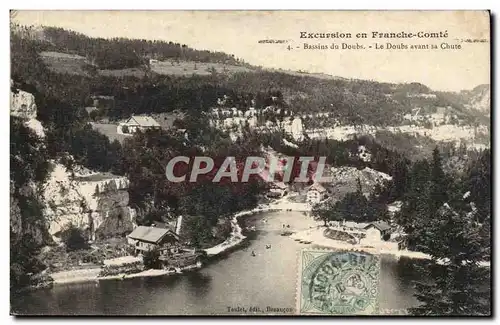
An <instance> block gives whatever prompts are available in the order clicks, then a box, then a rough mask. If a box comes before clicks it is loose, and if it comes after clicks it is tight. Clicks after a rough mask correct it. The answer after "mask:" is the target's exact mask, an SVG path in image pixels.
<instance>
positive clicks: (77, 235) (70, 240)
mask: <svg viewBox="0 0 500 325" xmlns="http://www.w3.org/2000/svg"><path fill="white" fill-rule="evenodd" d="M62 240H63V242H64V244H65V245H66V249H67V250H68V251H75V250H81V249H85V248H87V247H88V242H87V239H86V238H85V235H84V234H83V232H82V230H81V229H80V228H78V227H76V226H74V225H73V224H71V225H69V226H68V227H67V228H66V229H65V230H64V232H63V236H62Z"/></svg>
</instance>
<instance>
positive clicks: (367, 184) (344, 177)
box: [323, 167, 392, 199]
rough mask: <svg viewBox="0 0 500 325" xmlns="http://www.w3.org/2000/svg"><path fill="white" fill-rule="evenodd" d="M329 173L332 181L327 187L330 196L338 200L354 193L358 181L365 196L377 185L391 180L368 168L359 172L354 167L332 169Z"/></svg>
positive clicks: (383, 174)
mask: <svg viewBox="0 0 500 325" xmlns="http://www.w3.org/2000/svg"><path fill="white" fill-rule="evenodd" d="M330 172H331V174H330V175H329V176H330V177H332V178H333V180H334V181H333V182H332V183H331V184H329V185H328V186H329V188H330V191H331V192H332V194H333V195H334V196H335V197H337V198H338V199H341V198H342V197H344V196H345V195H346V194H347V193H352V192H356V190H357V187H358V179H359V182H360V184H361V189H362V191H363V194H364V195H365V196H368V195H370V194H371V192H372V191H373V189H374V188H375V186H376V185H377V184H378V185H383V184H384V182H386V181H389V180H391V179H392V177H391V176H389V175H387V174H385V173H382V172H379V171H376V170H374V169H371V168H368V167H366V168H364V169H361V170H360V169H357V168H354V167H339V168H336V167H332V168H331V170H330ZM323 185H325V184H323Z"/></svg>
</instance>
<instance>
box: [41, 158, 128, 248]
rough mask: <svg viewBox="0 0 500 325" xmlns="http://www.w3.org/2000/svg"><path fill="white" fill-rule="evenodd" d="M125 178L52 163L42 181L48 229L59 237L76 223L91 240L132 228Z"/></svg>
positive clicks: (56, 238) (56, 237)
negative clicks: (68, 168) (73, 169)
mask: <svg viewBox="0 0 500 325" xmlns="http://www.w3.org/2000/svg"><path fill="white" fill-rule="evenodd" d="M128 187H129V181H128V179H127V178H126V177H121V176H115V175H112V174H109V173H92V172H90V171H88V170H87V171H85V172H82V170H80V171H78V172H75V171H69V170H67V169H66V168H65V167H64V166H63V165H61V164H55V165H54V168H53V171H52V173H51V174H50V177H49V180H48V181H47V182H46V183H45V184H44V201H45V202H46V211H45V212H46V215H47V219H48V220H49V233H50V234H51V235H52V236H53V238H54V240H56V241H58V240H60V236H61V234H62V233H63V232H64V230H65V229H67V227H68V226H70V225H73V226H76V227H78V228H80V229H82V230H84V231H85V232H86V234H87V235H88V237H89V238H90V239H92V240H95V239H100V238H106V237H113V236H121V235H124V234H127V233H129V232H130V231H132V229H133V227H134V220H135V211H134V210H133V209H131V208H130V207H128V203H129V194H128V192H127V190H128Z"/></svg>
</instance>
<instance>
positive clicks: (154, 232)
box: [127, 226, 179, 253]
mask: <svg viewBox="0 0 500 325" xmlns="http://www.w3.org/2000/svg"><path fill="white" fill-rule="evenodd" d="M127 242H128V243H129V244H130V245H131V246H133V247H134V250H135V253H143V252H146V251H151V250H153V249H158V250H161V249H165V248H168V247H172V246H176V245H177V244H178V243H179V236H178V235H177V234H176V233H175V232H173V231H172V230H170V229H168V228H159V227H147V226H138V227H137V228H135V229H134V230H133V231H132V232H131V233H130V234H129V235H128V236H127Z"/></svg>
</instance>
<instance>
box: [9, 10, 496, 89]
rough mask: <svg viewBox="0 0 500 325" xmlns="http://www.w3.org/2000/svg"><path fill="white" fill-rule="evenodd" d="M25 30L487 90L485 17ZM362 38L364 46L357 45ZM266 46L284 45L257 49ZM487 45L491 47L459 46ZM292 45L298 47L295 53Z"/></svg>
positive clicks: (233, 19) (89, 20)
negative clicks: (308, 35)
mask: <svg viewBox="0 0 500 325" xmlns="http://www.w3.org/2000/svg"><path fill="white" fill-rule="evenodd" d="M15 20H16V21H17V22H19V23H21V24H25V25H47V26H59V27H64V28H67V29H71V30H75V31H78V32H81V33H84V34H87V35H89V36H100V37H117V36H121V37H129V38H144V39H158V40H167V41H173V42H178V43H182V44H187V45H188V46H190V47H193V48H196V49H207V50H216V51H223V52H227V53H231V54H234V55H235V56H237V57H239V58H243V59H244V60H245V61H246V62H248V63H250V64H254V65H261V66H263V67H269V68H283V69H292V70H305V71H309V72H322V73H327V74H331V75H335V76H341V77H346V78H359V79H371V80H377V81H385V82H414V81H415V82H421V83H423V84H426V85H427V86H429V87H431V88H432V89H435V90H461V89H472V88H473V87H475V86H477V85H479V84H484V83H490V43H489V16H488V14H487V12H485V11H483V12H481V11H475V12H470V11H469V12H464V11H454V12H449V11H448V12H446V11H440V12H418V11H417V12H409V11H407V12H401V11H400V12H396V11H393V12H381V11H378V12H376V11H372V12H362V11H344V12H333V11H330V12H328V11H302V12H297V11H278V12H269V11H252V12H241V11H239V12H237V11H197V12H194V11H20V12H18V13H17V15H16V16H15ZM302 31H303V32H324V33H334V32H343V33H351V34H352V36H353V37H352V38H351V39H344V40H341V39H301V38H300V32H302ZM372 31H379V32H396V33H397V32H402V31H404V32H413V33H417V32H420V31H422V32H440V31H442V32H445V31H447V33H448V34H449V37H448V38H443V39H412V40H409V39H373V38H371V32H372ZM360 32H366V33H368V38H366V39H356V38H355V35H356V34H357V33H360ZM262 39H276V40H289V43H287V44H259V43H258V41H259V40H262ZM463 39H476V40H477V39H486V40H488V42H487V43H464V42H462V43H460V40H463ZM332 42H333V43H335V44H338V45H341V43H342V42H345V43H350V44H355V43H356V42H358V43H360V44H364V45H365V46H366V47H367V49H366V50H305V49H303V43H308V44H318V43H321V44H326V45H330V44H332ZM376 42H377V43H379V44H383V45H384V46H385V44H386V43H388V42H390V43H392V44H400V43H406V44H436V45H437V46H438V47H440V45H441V43H444V42H446V43H448V44H461V46H462V49H460V50H441V49H440V50H409V49H408V50H385V49H384V50H375V49H374V48H372V49H368V46H372V47H375V43H376ZM288 44H290V45H292V46H293V47H296V46H299V47H300V49H297V48H295V49H294V50H292V51H289V50H287V49H286V47H287V46H288Z"/></svg>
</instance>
